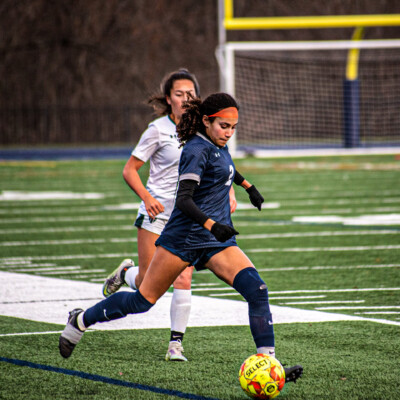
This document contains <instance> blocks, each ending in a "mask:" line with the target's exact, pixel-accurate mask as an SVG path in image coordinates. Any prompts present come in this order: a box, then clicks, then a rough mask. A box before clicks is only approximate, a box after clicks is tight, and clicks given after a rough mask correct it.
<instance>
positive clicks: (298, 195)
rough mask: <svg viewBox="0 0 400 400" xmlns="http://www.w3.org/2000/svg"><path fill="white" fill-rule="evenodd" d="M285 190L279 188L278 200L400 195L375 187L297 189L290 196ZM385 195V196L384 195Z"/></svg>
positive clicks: (266, 190) (398, 192)
mask: <svg viewBox="0 0 400 400" xmlns="http://www.w3.org/2000/svg"><path fill="white" fill-rule="evenodd" d="M257 188H258V190H261V191H265V193H268V192H270V191H271V187H267V186H264V187H262V186H260V187H258V186H257ZM284 193H285V192H281V191H280V190H279V197H278V198H277V199H276V201H285V200H293V199H327V200H329V199H332V198H342V197H348V198H356V199H357V198H360V197H361V198H364V197H365V196H371V195H373V197H374V198H379V199H382V198H384V197H386V196H396V195H400V191H399V190H381V191H379V192H377V191H376V190H375V189H374V190H364V188H363V189H360V190H347V191H336V190H335V189H319V190H314V191H313V192H311V193H310V192H301V191H299V190H296V191H295V192H293V193H291V194H290V196H288V197H284V196H283V194H284ZM382 196H384V197H382ZM269 199H271V200H274V199H273V195H272V194H271V195H270V196H269Z"/></svg>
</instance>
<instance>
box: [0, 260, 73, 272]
mask: <svg viewBox="0 0 400 400" xmlns="http://www.w3.org/2000/svg"><path fill="white" fill-rule="evenodd" d="M42 267H49V269H50V270H52V269H54V268H66V267H71V265H66V266H64V267H57V264H52V263H43V264H32V263H31V262H30V261H28V262H21V263H18V264H17V265H15V263H13V264H7V263H5V264H0V268H7V269H14V270H15V269H17V270H18V271H21V269H20V268H26V270H27V271H32V270H33V269H35V270H36V268H42ZM73 267H79V266H73ZM79 268H80V267H79Z"/></svg>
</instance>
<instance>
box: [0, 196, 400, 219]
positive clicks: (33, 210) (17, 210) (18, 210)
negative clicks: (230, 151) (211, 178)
mask: <svg viewBox="0 0 400 400" xmlns="http://www.w3.org/2000/svg"><path fill="white" fill-rule="evenodd" d="M371 203H372V204H373V203H378V204H379V203H389V204H390V203H400V197H392V198H376V197H375V198H371V199H365V198H364V199H326V200H285V201H283V205H284V206H307V205H309V206H311V205H328V204H334V205H346V204H371ZM244 204H245V203H244ZM274 204H275V203H274ZM139 206H140V204H139V203H132V204H116V205H112V206H107V205H101V206H100V205H99V206H88V207H82V206H79V207H74V206H71V207H68V208H61V207H57V208H54V209H52V208H49V207H46V208H42V207H41V208H39V207H30V208H27V207H11V209H9V208H8V209H1V208H0V214H15V215H24V214H71V212H73V213H86V212H103V211H105V210H106V211H114V210H117V211H118V210H137V209H138V208H139ZM263 208H264V207H263ZM273 208H275V207H273ZM238 209H239V210H240V207H238Z"/></svg>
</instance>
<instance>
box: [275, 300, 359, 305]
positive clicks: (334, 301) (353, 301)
mask: <svg viewBox="0 0 400 400" xmlns="http://www.w3.org/2000/svg"><path fill="white" fill-rule="evenodd" d="M345 303H351V304H357V303H365V300H325V301H288V302H284V303H279V304H286V305H293V304H345Z"/></svg>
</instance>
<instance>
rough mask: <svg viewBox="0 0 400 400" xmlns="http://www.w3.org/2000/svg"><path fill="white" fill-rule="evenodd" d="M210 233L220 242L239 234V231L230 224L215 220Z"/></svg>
mask: <svg viewBox="0 0 400 400" xmlns="http://www.w3.org/2000/svg"><path fill="white" fill-rule="evenodd" d="M211 233H212V234H213V235H214V236H215V238H216V239H217V240H219V241H220V242H226V241H227V240H228V239H230V238H231V237H232V236H234V235H238V234H239V232H238V231H237V230H236V229H235V228H233V227H232V226H229V225H224V224H220V223H219V222H216V223H215V224H214V225H213V226H212V227H211Z"/></svg>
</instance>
